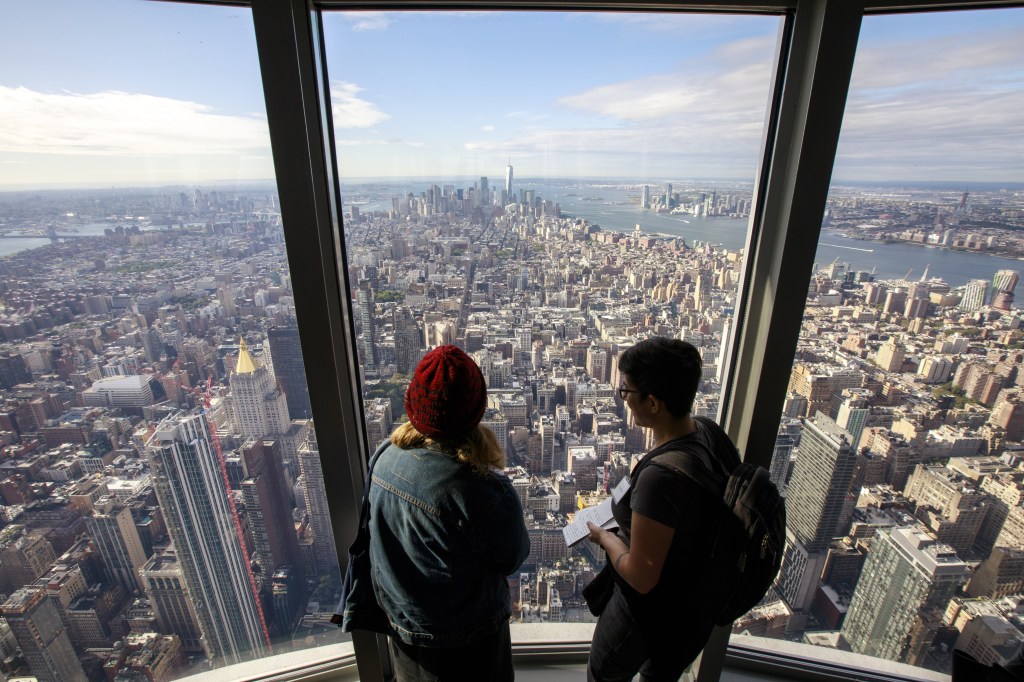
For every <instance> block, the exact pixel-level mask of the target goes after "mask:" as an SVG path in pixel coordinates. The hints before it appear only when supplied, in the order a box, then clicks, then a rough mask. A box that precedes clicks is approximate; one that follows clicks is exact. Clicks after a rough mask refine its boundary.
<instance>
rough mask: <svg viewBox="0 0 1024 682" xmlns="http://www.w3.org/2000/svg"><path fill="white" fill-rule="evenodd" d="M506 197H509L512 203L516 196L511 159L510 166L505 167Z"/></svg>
mask: <svg viewBox="0 0 1024 682" xmlns="http://www.w3.org/2000/svg"><path fill="white" fill-rule="evenodd" d="M505 196H507V197H508V200H509V201H512V199H513V197H514V196H515V195H514V194H512V160H511V159H509V162H508V165H507V166H505Z"/></svg>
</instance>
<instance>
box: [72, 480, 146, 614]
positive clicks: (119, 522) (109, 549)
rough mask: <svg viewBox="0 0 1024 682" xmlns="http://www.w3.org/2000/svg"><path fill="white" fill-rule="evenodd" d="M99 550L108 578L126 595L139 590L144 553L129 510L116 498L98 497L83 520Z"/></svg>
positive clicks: (140, 589)
mask: <svg viewBox="0 0 1024 682" xmlns="http://www.w3.org/2000/svg"><path fill="white" fill-rule="evenodd" d="M85 523H86V525H87V526H88V527H89V535H90V536H92V539H93V541H94V542H95V543H96V548H97V549H98V550H99V553H100V557H101V558H102V559H103V565H104V567H105V568H106V569H107V572H108V573H109V576H108V577H109V579H111V580H113V581H114V582H116V583H118V584H119V585H121V587H123V588H124V590H125V594H131V593H132V592H134V591H136V590H139V591H142V589H143V585H142V580H141V579H140V578H139V570H140V569H141V568H142V567H143V565H145V563H146V552H145V550H144V549H143V548H142V540H140V539H139V531H138V529H137V528H136V527H135V521H134V519H133V518H132V512H131V510H130V509H129V508H128V507H126V506H125V505H123V504H121V502H120V501H118V500H117V498H113V497H101V498H100V499H98V500H97V501H96V504H95V507H94V511H93V514H92V516H88V517H86V519H85Z"/></svg>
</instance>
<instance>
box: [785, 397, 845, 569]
mask: <svg viewBox="0 0 1024 682" xmlns="http://www.w3.org/2000/svg"><path fill="white" fill-rule="evenodd" d="M856 461H857V458H856V452H855V450H854V448H853V446H852V444H851V443H850V434H849V433H848V432H847V431H846V430H845V429H843V428H842V427H840V426H839V425H838V424H836V423H835V422H834V421H833V420H832V419H830V418H829V417H826V416H825V415H824V414H821V413H820V412H819V413H818V414H817V415H816V416H815V417H814V419H811V420H808V421H807V423H806V424H805V426H804V431H803V434H802V436H801V439H800V453H799V455H798V456H797V460H796V466H794V468H793V478H792V480H791V481H790V483H789V488H788V492H787V495H786V513H787V516H788V518H789V528H790V529H791V530H793V531H794V533H795V535H796V537H797V539H798V540H800V542H802V543H803V544H804V546H805V547H806V548H807V549H808V550H810V551H812V552H817V551H820V550H824V549H827V548H828V546H829V543H830V542H831V541H832V538H833V536H834V535H835V533H836V530H837V528H836V524H837V523H838V522H839V517H840V513H841V512H842V509H843V502H844V500H845V498H846V493H847V491H848V490H849V487H850V481H851V480H852V478H853V468H854V465H855V464H856Z"/></svg>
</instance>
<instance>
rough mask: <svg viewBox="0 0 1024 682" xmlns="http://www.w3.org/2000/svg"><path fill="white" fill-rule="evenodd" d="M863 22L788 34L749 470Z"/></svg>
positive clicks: (758, 299)
mask: <svg viewBox="0 0 1024 682" xmlns="http://www.w3.org/2000/svg"><path fill="white" fill-rule="evenodd" d="M863 14H864V3H863V2H861V1H859V0H849V1H847V0H844V2H835V0H833V2H827V0H800V1H799V2H798V3H797V7H796V11H795V13H794V14H793V16H792V18H791V19H790V21H792V25H791V27H787V29H786V30H784V36H785V38H786V39H788V40H787V42H788V44H784V45H783V49H784V50H785V51H786V52H785V54H784V55H783V59H781V60H780V61H781V68H779V69H778V71H777V76H776V78H779V79H781V89H780V90H777V91H776V93H777V94H776V96H777V97H778V98H779V99H778V101H777V102H774V103H773V105H772V108H773V111H774V112H775V113H774V114H773V117H770V119H769V122H768V125H767V126H766V135H767V136H768V138H767V139H766V143H765V150H766V153H765V154H764V158H763V169H764V170H762V174H764V173H766V174H767V175H766V177H764V179H763V181H762V182H760V183H759V188H758V189H759V191H763V196H762V197H761V198H760V199H758V198H757V197H755V205H758V206H759V208H760V216H759V220H760V222H759V223H758V224H755V225H754V230H753V232H752V235H753V236H752V238H751V240H750V243H749V245H748V247H749V248H748V251H747V254H748V258H749V259H750V262H749V263H748V266H747V270H746V273H745V276H744V285H743V292H744V299H745V300H744V303H745V305H744V306H743V309H742V310H741V314H742V315H743V320H742V324H740V325H738V339H737V342H736V343H737V348H736V350H735V352H734V354H733V365H732V370H733V371H732V372H731V376H730V379H729V381H730V385H729V386H728V387H727V391H726V395H727V396H728V397H727V404H726V406H725V410H724V412H725V415H726V420H725V423H724V424H723V426H724V427H725V429H726V431H727V432H728V433H729V435H730V436H731V437H732V439H733V440H734V441H735V442H736V445H737V446H738V447H739V449H740V451H741V452H742V453H743V456H744V461H747V462H751V463H754V464H759V465H761V466H764V467H765V468H767V467H768V466H769V465H770V463H771V458H772V453H773V451H774V449H775V439H776V435H777V433H778V428H779V420H780V417H781V414H782V405H783V402H784V401H785V395H786V388H787V386H788V384H789V376H790V373H791V372H792V367H793V360H794V358H795V356H796V346H797V340H798V339H799V336H800V324H801V321H802V319H803V312H804V303H805V301H806V298H807V283H808V281H810V277H811V270H812V268H813V265H814V256H815V253H816V252H817V247H818V237H819V235H820V233H821V223H822V216H823V215H824V213H825V204H826V200H827V199H828V190H829V182H830V180H831V177H832V168H833V165H834V163H835V155H836V146H837V145H838V142H839V133H840V129H841V127H842V121H843V113H844V112H845V109H846V96H847V92H848V90H849V85H850V75H851V73H852V71H853V62H854V57H855V55H856V50H857V39H858V37H859V34H860V25H861V19H862V17H863ZM730 632H731V628H730V627H728V626H724V627H719V628H716V629H715V631H714V633H713V634H712V637H711V639H710V641H709V642H708V644H707V646H705V648H704V651H703V652H702V653H701V657H700V660H699V662H698V665H697V679H698V680H699V682H718V679H719V677H720V676H721V670H722V667H723V666H724V664H725V654H726V650H727V648H728V641H729V636H730Z"/></svg>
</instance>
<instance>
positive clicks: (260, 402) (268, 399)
mask: <svg viewBox="0 0 1024 682" xmlns="http://www.w3.org/2000/svg"><path fill="white" fill-rule="evenodd" d="M231 397H232V401H231V405H232V411H233V413H234V418H235V426H236V427H237V428H238V432H239V433H240V434H241V435H242V436H245V437H247V438H264V437H266V436H270V435H273V434H278V433H284V432H285V431H287V430H288V426H289V423H288V402H287V398H286V397H285V394H284V393H282V392H281V390H280V389H279V388H278V386H277V382H276V380H275V378H274V375H273V373H271V371H270V370H269V369H268V368H267V366H266V365H257V364H256V361H255V360H253V357H252V354H251V353H249V347H248V346H247V345H246V343H245V339H242V341H241V343H240V344H239V348H238V362H237V363H236V365H235V372H234V374H232V375H231Z"/></svg>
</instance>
